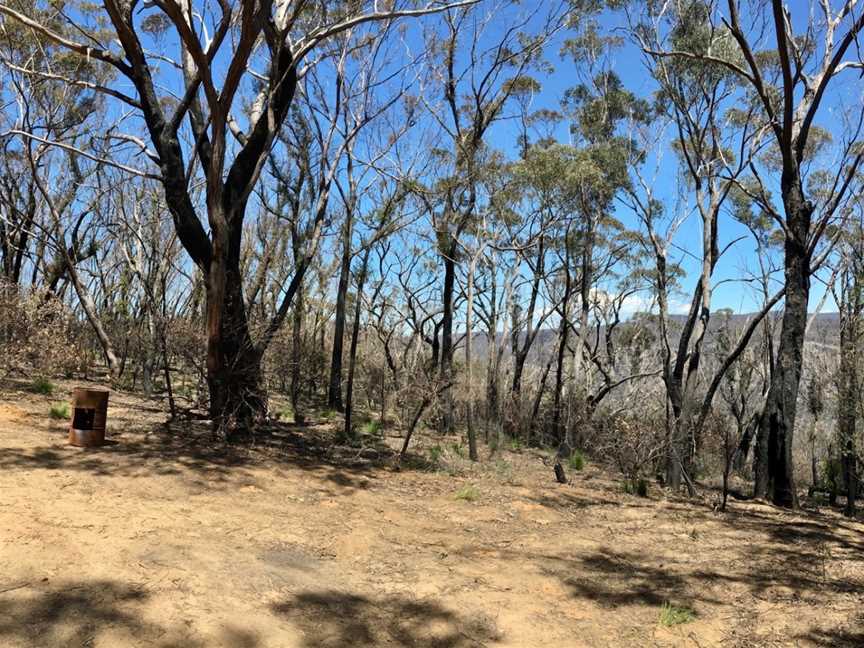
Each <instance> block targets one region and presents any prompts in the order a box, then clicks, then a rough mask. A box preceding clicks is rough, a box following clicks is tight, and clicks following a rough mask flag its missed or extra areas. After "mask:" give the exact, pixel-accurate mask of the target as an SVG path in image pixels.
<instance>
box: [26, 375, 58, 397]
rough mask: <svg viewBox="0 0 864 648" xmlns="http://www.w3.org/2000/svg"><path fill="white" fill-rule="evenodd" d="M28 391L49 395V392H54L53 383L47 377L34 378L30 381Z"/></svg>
mask: <svg viewBox="0 0 864 648" xmlns="http://www.w3.org/2000/svg"><path fill="white" fill-rule="evenodd" d="M30 391H32V392H33V393H34V394H42V395H43V396H51V394H53V393H54V383H52V382H51V381H50V380H48V379H47V378H36V379H35V380H34V381H33V382H32V383H30Z"/></svg>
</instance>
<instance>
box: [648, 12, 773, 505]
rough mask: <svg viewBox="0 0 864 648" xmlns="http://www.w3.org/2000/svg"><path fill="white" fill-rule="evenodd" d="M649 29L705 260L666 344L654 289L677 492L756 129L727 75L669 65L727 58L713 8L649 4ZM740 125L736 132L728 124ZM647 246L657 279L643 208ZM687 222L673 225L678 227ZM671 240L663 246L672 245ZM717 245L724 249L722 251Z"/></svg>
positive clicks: (700, 65) (701, 66)
mask: <svg viewBox="0 0 864 648" xmlns="http://www.w3.org/2000/svg"><path fill="white" fill-rule="evenodd" d="M648 6H649V9H648V11H647V16H646V18H645V22H644V23H642V24H641V25H639V26H638V27H637V28H636V29H635V30H634V31H635V34H636V36H637V38H638V39H639V42H640V44H641V46H642V48H643V51H645V52H646V53H647V56H646V65H647V66H648V69H649V71H650V72H651V74H652V77H653V78H654V80H655V81H656V82H657V84H658V87H659V89H658V91H657V93H656V97H655V102H656V106H657V109H658V112H659V113H660V114H662V115H663V117H664V118H665V119H667V120H668V121H669V123H670V125H671V129H672V131H673V132H674V140H673V150H674V151H675V153H676V155H677V157H678V159H679V161H680V165H681V171H682V180H683V181H684V182H685V183H686V188H687V190H688V193H689V194H690V195H689V196H688V202H689V203H690V204H691V205H692V206H693V209H694V211H695V212H696V214H697V215H698V218H699V228H700V233H701V247H702V249H701V255H700V256H699V258H698V261H699V264H700V271H699V280H698V282H697V283H696V284H695V287H694V288H693V291H692V294H691V295H690V299H689V302H690V304H689V309H688V312H687V315H686V318H685V320H684V323H683V325H682V327H681V331H680V334H679V335H678V339H677V341H672V340H670V337H669V325H668V307H667V304H668V294H666V288H665V286H663V285H660V286H659V289H660V295H659V303H660V310H661V317H662V318H663V320H664V322H663V327H662V328H663V338H664V339H663V347H664V354H665V362H664V373H663V380H664V383H665V386H666V392H667V398H668V400H669V405H670V408H669V411H670V415H671V416H670V419H669V421H668V422H667V435H668V446H667V459H666V482H667V483H668V484H669V485H670V486H671V487H673V488H678V487H680V485H681V481H682V477H683V478H684V479H686V480H687V484H688V488H690V490H691V491H692V480H691V479H690V476H688V474H687V473H688V472H689V471H691V470H692V468H691V466H692V464H693V460H694V458H695V457H694V453H695V450H696V448H698V445H699V438H698V433H699V432H700V430H698V429H696V428H694V426H693V425H692V417H693V415H694V406H695V404H696V402H697V399H696V395H695V389H696V383H697V379H698V376H699V370H700V361H701V356H702V347H703V344H704V341H705V335H706V333H707V331H708V323H709V320H710V317H711V298H712V292H713V282H714V279H713V275H714V271H715V268H716V266H717V262H718V260H719V259H720V256H721V254H722V253H723V252H724V251H725V250H726V249H728V247H729V246H731V245H732V244H734V242H735V241H731V242H730V243H726V244H724V243H723V238H725V237H724V236H723V231H724V230H725V228H724V227H721V224H720V222H721V216H722V214H723V211H724V209H725V207H726V205H727V203H729V202H731V200H729V198H730V195H731V192H732V190H733V189H734V188H735V186H736V184H735V183H736V180H737V179H738V178H739V177H740V176H741V175H742V174H743V173H744V172H745V171H746V170H747V169H748V168H749V166H750V162H751V159H752V158H753V156H754V154H755V152H756V151H758V144H755V143H754V142H755V141H756V139H757V137H758V135H759V129H758V126H757V125H756V124H755V123H754V122H755V121H756V120H754V119H753V118H752V113H753V111H754V108H753V107H752V106H749V107H745V108H744V109H740V108H739V107H738V105H737V104H738V79H737V78H736V77H735V75H734V74H732V73H731V72H730V71H729V70H728V69H726V68H725V67H722V66H717V65H712V64H708V63H705V62H703V61H694V60H692V59H690V58H668V57H666V56H664V55H663V53H665V52H666V51H667V50H672V51H688V52H693V53H696V54H702V53H708V52H710V53H711V54H712V55H713V56H717V57H726V58H731V57H732V56H733V54H734V47H735V45H734V40H733V38H732V35H731V34H730V33H729V31H728V30H727V29H725V28H723V27H720V28H717V27H715V26H714V25H713V24H712V22H711V7H710V5H709V4H706V3H703V2H701V0H696V1H695V2H690V1H688V2H683V3H677V4H674V5H670V6H664V7H662V8H661V9H660V11H659V12H658V13H657V14H654V13H652V10H653V8H654V7H653V5H648ZM730 123H732V124H736V125H737V126H738V127H737V128H730V127H729V126H728V125H729V124H730ZM642 214H643V218H642V220H643V222H644V224H645V228H646V230H647V235H648V239H649V240H650V241H651V247H652V249H653V251H654V255H655V258H656V259H657V267H658V272H659V271H660V269H661V268H662V267H664V266H666V265H667V261H666V260H665V259H664V258H661V257H663V256H665V255H666V254H667V249H666V247H665V246H663V245H660V244H659V241H660V238H659V237H658V236H657V233H656V232H655V231H654V230H653V227H654V222H653V220H652V219H651V218H647V217H646V213H645V210H644V209H643V210H642ZM684 220H685V219H684V218H681V219H679V220H677V221H676V225H678V226H680V225H681V224H683V222H684ZM669 234H674V232H673V231H670V232H668V233H667V236H666V239H667V240H670V239H669ZM721 245H723V248H722V249H721Z"/></svg>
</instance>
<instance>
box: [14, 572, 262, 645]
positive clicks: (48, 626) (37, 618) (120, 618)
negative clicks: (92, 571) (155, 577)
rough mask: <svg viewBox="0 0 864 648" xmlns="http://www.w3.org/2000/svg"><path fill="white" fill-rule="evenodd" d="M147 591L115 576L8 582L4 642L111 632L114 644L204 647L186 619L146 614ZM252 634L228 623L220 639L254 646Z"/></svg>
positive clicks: (54, 641) (90, 640) (84, 638)
mask: <svg viewBox="0 0 864 648" xmlns="http://www.w3.org/2000/svg"><path fill="white" fill-rule="evenodd" d="M149 598H150V594H149V592H148V591H147V590H146V589H144V588H142V587H140V586H137V585H135V584H131V583H122V582H119V581H112V580H92V581H81V580H79V581H64V582H58V583H55V584H51V585H48V584H45V583H37V584H36V585H34V586H32V587H31V586H29V585H24V586H21V587H15V588H8V589H7V591H5V592H4V593H0V645H3V646H40V647H41V648H52V647H54V646H56V647H58V648H59V647H61V646H62V647H63V648H77V647H84V646H91V645H93V644H94V642H96V640H97V639H99V638H100V636H102V637H106V636H107V637H111V638H112V639H113V640H114V641H120V642H124V643H122V644H116V645H130V644H129V643H128V642H132V643H133V644H134V645H139V644H141V645H148V646H154V647H155V648H205V646H206V645H207V644H206V643H205V642H203V641H200V640H199V639H197V638H196V637H194V636H190V635H189V631H188V629H187V628H186V627H185V625H182V624H178V626H177V627H166V626H163V625H160V624H156V623H153V622H150V621H147V620H146V619H144V617H143V614H142V606H143V605H144V604H145V603H146V602H147V601H148V600H149ZM258 644H259V642H258V640H257V638H256V637H255V635H254V634H251V633H249V632H247V631H245V630H241V629H238V628H233V627H228V628H226V629H225V630H224V632H223V633H222V637H220V643H219V645H223V646H226V648H256V647H257V646H258Z"/></svg>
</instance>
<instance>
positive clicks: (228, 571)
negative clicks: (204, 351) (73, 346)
mask: <svg viewBox="0 0 864 648" xmlns="http://www.w3.org/2000/svg"><path fill="white" fill-rule="evenodd" d="M68 386H69V385H64V387H68ZM55 400H57V399H56V398H55V399H47V398H46V397H41V396H35V395H31V394H24V393H20V392H18V393H11V392H3V393H0V646H4V647H7V646H8V647H10V648H12V647H17V646H28V647H29V646H40V647H53V646H63V647H64V648H65V647H72V646H95V647H105V648H115V647H118V646H154V647H158V648H167V647H169V646H175V647H177V648H181V647H183V648H187V647H190V648H191V647H198V646H201V647H204V646H206V647H208V648H209V647H211V646H214V647H215V646H224V647H226V648H227V647H231V648H259V647H268V648H270V647H275V648H283V647H284V648H292V647H298V648H299V647H310V648H311V647H316V648H317V647H323V648H330V647H341V646H422V647H432V646H441V647H453V648H456V647H458V648H463V647H475V646H490V647H497V646H501V647H507V646H513V647H515V646H518V647H524V648H530V647H533V646H541V645H542V646H556V647H562V648H563V647H568V648H569V647H576V646H720V645H723V646H775V645H776V646H790V645H800V646H842V645H849V646H861V645H864V525H861V524H853V523H849V522H846V521H844V520H843V519H842V518H840V517H839V516H837V515H836V514H835V513H833V512H823V513H807V514H800V515H797V514H789V513H785V512H781V511H777V510H775V509H773V508H771V507H768V506H765V505H758V504H747V505H744V504H741V503H738V502H733V504H732V511H731V512H730V513H727V514H716V513H714V512H712V510H711V508H710V506H708V505H707V504H692V503H689V502H686V501H683V500H682V501H678V500H674V501H673V500H668V499H665V498H664V497H663V496H662V493H659V492H652V498H651V499H648V500H645V499H638V498H635V497H631V496H629V495H624V494H623V493H622V492H621V491H620V488H619V487H618V485H617V483H616V482H615V481H614V480H613V479H612V478H611V477H610V476H608V475H605V474H603V473H601V472H600V471H598V470H596V469H594V468H592V467H590V466H589V468H588V469H587V470H585V471H584V472H582V473H578V474H576V475H575V476H574V479H573V484H571V485H567V486H557V485H556V484H555V483H554V481H553V480H552V479H551V472H550V469H548V468H547V467H545V466H544V465H543V464H542V462H541V461H540V459H539V458H538V457H537V456H536V455H535V454H531V453H527V452H526V453H507V454H506V455H505V456H504V457H501V458H499V459H497V460H491V461H488V462H485V463H484V464H483V465H482V466H481V467H471V466H469V465H467V462H464V461H462V460H460V459H459V458H458V457H455V456H451V457H450V459H451V460H450V462H449V465H450V470H441V471H429V470H419V469H404V470H402V471H400V472H396V471H394V470H392V468H391V467H390V464H389V462H388V461H385V460H383V459H382V457H381V456H380V455H378V454H376V453H374V452H370V451H366V452H363V453H358V452H357V451H353V450H352V451H345V450H343V451H341V452H338V453H337V452H335V451H332V450H330V449H328V446H327V445H326V444H325V443H324V441H323V440H321V437H322V436H325V435H326V425H322V426H319V427H316V426H312V427H310V428H306V429H303V430H299V431H298V430H290V429H288V428H285V429H284V430H282V432H281V433H280V434H281V436H279V437H278V438H274V439H273V441H272V445H273V446H274V447H268V448H256V449H244V448H229V449H227V450H226V449H224V448H215V449H207V446H206V445H205V444H203V443H201V442H200V439H199V441H197V442H196V441H195V435H194V434H193V430H192V428H189V427H187V428H185V429H184V428H182V427H180V426H177V427H176V428H175V429H174V430H173V431H172V432H167V431H165V430H164V429H163V428H161V427H160V425H159V423H160V422H161V421H163V420H164V415H163V414H162V413H161V412H160V411H159V409H158V407H156V406H155V405H154V404H152V403H148V402H145V401H142V400H140V399H137V398H133V397H130V396H128V395H118V394H113V395H112V401H111V409H110V413H109V430H110V433H111V435H112V438H113V440H114V441H115V442H116V443H114V444H112V445H109V446H106V447H103V448H100V449H95V450H81V449H76V448H72V447H69V446H67V445H65V437H64V433H63V429H62V428H63V424H62V423H55V422H51V421H50V420H49V419H48V416H47V412H48V408H49V405H50V403H51V402H54V401H55ZM469 484H470V485H473V486H475V487H476V494H477V498H476V499H475V500H474V501H465V500H461V499H456V497H455V494H456V492H457V491H459V489H460V488H462V487H464V486H466V485H469ZM666 601H671V602H673V603H676V604H680V605H687V606H690V607H692V608H693V609H694V610H695V612H696V615H697V616H696V619H695V620H694V621H693V622H691V623H687V624H684V625H680V626H676V627H674V628H665V627H662V626H660V625H659V624H658V615H659V611H660V608H661V606H662V605H663V603H664V602H666Z"/></svg>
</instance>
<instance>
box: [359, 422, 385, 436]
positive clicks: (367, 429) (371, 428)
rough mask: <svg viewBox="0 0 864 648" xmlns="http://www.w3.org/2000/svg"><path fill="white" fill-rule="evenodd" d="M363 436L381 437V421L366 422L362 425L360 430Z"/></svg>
mask: <svg viewBox="0 0 864 648" xmlns="http://www.w3.org/2000/svg"><path fill="white" fill-rule="evenodd" d="M362 432H363V434H365V435H367V436H380V435H381V421H375V420H372V421H368V422H367V423H365V424H364V425H363V429H362Z"/></svg>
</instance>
